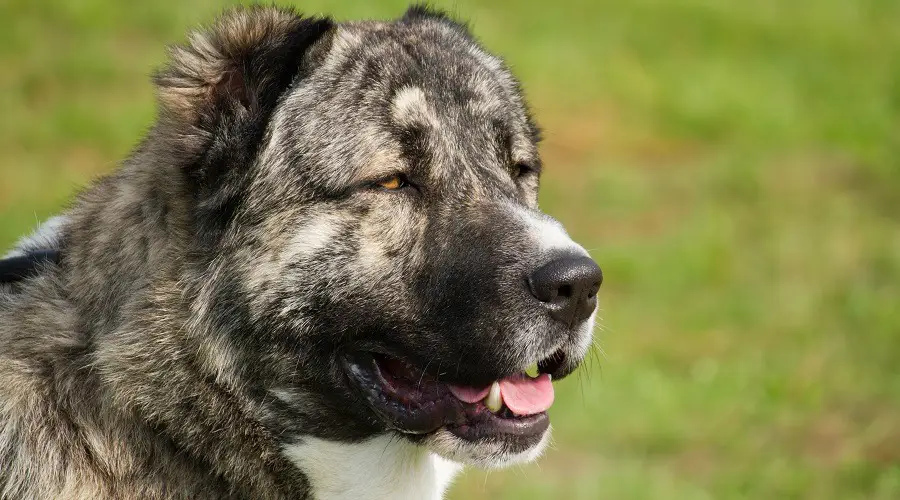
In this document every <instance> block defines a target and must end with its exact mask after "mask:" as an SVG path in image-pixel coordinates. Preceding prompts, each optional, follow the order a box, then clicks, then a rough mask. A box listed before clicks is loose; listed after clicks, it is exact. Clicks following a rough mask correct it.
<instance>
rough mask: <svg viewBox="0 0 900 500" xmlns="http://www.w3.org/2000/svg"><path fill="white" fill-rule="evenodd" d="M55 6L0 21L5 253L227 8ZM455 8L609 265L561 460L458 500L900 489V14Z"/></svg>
mask: <svg viewBox="0 0 900 500" xmlns="http://www.w3.org/2000/svg"><path fill="white" fill-rule="evenodd" d="M50 3H52V4H53V5H50ZM50 3H48V2H37V3H36V2H30V1H25V0H12V2H11V3H9V2H8V3H7V5H8V7H7V8H5V9H4V16H3V18H2V20H0V62H2V67H3V71H2V72H0V109H2V110H3V112H2V113H0V148H2V154H0V180H2V182H0V247H5V246H8V245H9V244H10V243H11V242H12V241H14V239H15V238H16V237H18V236H19V235H21V234H23V233H24V232H26V231H28V230H30V229H31V228H33V227H34V225H35V224H36V222H37V221H38V220H41V219H43V218H46V217H47V216H48V215H50V214H52V213H54V212H55V211H57V210H59V208H60V207H62V206H63V205H64V204H65V203H67V201H68V200H70V199H71V197H72V195H73V193H74V192H75V191H76V190H77V189H78V188H79V187H80V186H82V185H84V184H85V183H86V182H88V180H89V179H90V178H91V177H93V176H96V175H99V174H102V173H104V172H108V171H110V170H111V169H113V168H115V165H116V162H117V161H119V160H120V159H121V158H123V157H124V156H125V155H126V154H127V152H128V150H129V149H130V148H131V147H133V146H134V144H135V143H136V142H137V140H138V138H139V137H140V136H141V134H142V132H143V130H145V129H146V127H147V126H148V125H149V124H150V123H151V122H152V119H153V112H154V111H153V109H154V108H153V95H152V88H151V86H150V84H149V81H148V78H147V75H148V74H149V73H150V71H151V70H152V68H153V67H154V66H156V65H158V64H159V63H160V62H161V61H162V59H163V57H164V50H163V47H164V43H167V42H171V41H177V40H180V39H181V38H182V37H183V34H184V31H185V30H186V29H187V28H188V27H189V26H193V25H195V24H197V23H199V22H202V21H208V20H209V19H210V18H211V17H212V16H213V15H214V14H215V13H216V12H217V11H218V10H219V9H220V8H221V7H222V5H220V4H217V3H215V2H212V1H209V0H204V1H199V2H140V3H123V2H112V1H98V0H94V1H91V2H74V1H73V2H71V3H67V2H59V1H56V2H50ZM437 3H438V4H441V3H443V2H437ZM403 5H404V4H403V2H397V1H393V2H386V3H379V4H377V5H376V4H374V3H371V2H349V1H347V2H325V1H309V2H303V3H302V5H301V8H302V9H303V10H305V11H308V12H332V13H335V14H336V15H337V16H338V17H340V18H352V17H359V16H379V17H388V16H393V15H396V14H398V13H399V12H401V11H402V9H403ZM447 6H448V7H449V8H450V10H452V11H455V12H458V13H459V14H460V15H461V16H463V17H465V18H468V19H471V21H472V23H471V24H472V26H473V28H474V30H475V31H476V33H477V34H478V35H479V36H480V37H481V38H482V39H483V40H484V41H485V43H486V44H487V45H488V46H489V47H491V48H492V49H494V50H496V51H498V52H500V53H502V54H503V55H504V56H505V57H506V58H507V60H508V61H509V63H510V64H511V65H512V66H513V68H514V69H515V70H516V72H517V73H518V74H519V75H520V76H521V78H522V80H523V83H524V86H525V89H526V91H527V93H528V94H529V96H530V97H531V99H532V102H533V105H534V109H535V111H536V114H537V117H538V119H539V120H541V121H542V123H543V124H544V125H545V129H546V134H545V135H546V141H545V144H544V155H545V162H546V165H547V171H546V175H545V178H544V191H543V194H542V204H543V207H544V208H545V209H546V210H547V211H548V212H550V213H552V214H554V215H555V216H557V217H558V218H559V219H561V220H562V221H563V222H564V223H565V224H566V225H567V227H568V228H569V229H570V232H571V233H572V234H573V236H574V237H576V239H578V240H579V241H581V242H582V243H583V244H584V245H585V246H586V247H587V248H590V249H591V250H592V253H593V255H594V256H595V257H596V259H597V260H598V261H599V262H600V264H601V266H602V267H603V269H604V274H605V277H606V280H605V283H604V285H603V290H602V294H601V297H602V298H601V301H602V305H601V307H602V308H603V314H602V315H603V317H604V319H603V322H602V324H603V326H604V331H603V332H602V333H599V332H598V343H599V345H600V346H601V347H602V349H603V351H604V352H605V355H598V356H597V357H596V358H594V359H593V360H592V361H591V362H589V363H587V364H586V367H585V369H584V370H583V371H581V372H580V374H578V375H575V376H573V377H571V378H570V379H568V380H564V381H562V382H560V383H559V384H558V387H559V392H558V397H557V403H556V405H555V407H554V409H553V411H552V414H553V421H554V426H555V428H556V432H555V436H556V437H555V444H554V446H553V448H552V449H551V450H550V451H549V452H548V453H547V455H546V456H545V458H544V459H543V460H542V461H541V462H540V463H539V464H536V465H530V466H526V467H521V468H516V469H513V470H509V471H496V472H491V473H489V474H488V473H482V472H470V473H469V474H467V475H466V476H465V477H463V478H462V479H461V480H460V481H459V483H458V485H457V486H455V488H454V490H453V495H454V498H459V499H466V498H480V497H483V498H492V499H501V498H517V499H527V498H573V499H577V498H580V499H594V498H610V499H618V498H627V499H632V498H634V499H643V498H647V499H650V498H654V499H656V498H661V499H695V498H696V499H706V498H715V499H721V498H727V499H732V498H734V499H739V498H779V499H780V498H811V499H826V498H833V499H842V500H843V499H870V498H882V499H893V498H900V427H898V422H900V369H898V366H900V312H898V311H900V309H898V308H897V299H898V297H900V285H898V283H900V166H898V165H900V164H898V160H897V158H900V57H898V54H900V29H897V27H898V26H900V3H897V2H890V1H884V0H881V1H880V0H867V1H856V2H853V1H841V0H818V1H816V0H797V1H792V2H784V1H776V0H763V1H760V2H738V1H731V2H729V1H724V0H722V1H715V0H671V1H662V0H658V1H653V0H631V1H613V0H602V1H591V0H579V1H569V2H555V3H546V2H540V3H537V2H535V3H525V2H513V1H511V0H501V1H492V2H481V3H478V2H474V1H459V2H453V3H451V4H447Z"/></svg>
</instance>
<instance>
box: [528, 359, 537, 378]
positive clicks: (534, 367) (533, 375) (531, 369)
mask: <svg viewBox="0 0 900 500" xmlns="http://www.w3.org/2000/svg"><path fill="white" fill-rule="evenodd" d="M525 374H526V375H528V376H529V377H531V378H537V376H538V375H540V372H538V366H537V363H535V364H533V365H531V366H529V367H528V368H527V369H526V370H525Z"/></svg>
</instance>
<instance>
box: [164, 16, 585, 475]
mask: <svg viewBox="0 0 900 500" xmlns="http://www.w3.org/2000/svg"><path fill="white" fill-rule="evenodd" d="M157 81H158V84H159V86H160V98H161V103H162V121H161V125H160V127H159V130H160V131H161V133H164V134H165V135H166V136H167V137H168V138H169V139H168V140H170V141H171V143H173V144H177V145H178V147H180V148H183V156H184V157H186V158H189V159H190V161H187V162H186V163H185V166H184V172H185V179H187V182H188V184H189V185H190V186H191V189H192V196H193V197H194V199H195V203H196V205H195V207H194V209H193V218H192V219H193V224H194V226H193V231H192V233H193V234H194V236H193V245H194V250H195V252H193V255H195V256H199V257H195V258H196V263H197V266H196V268H195V269H196V270H197V276H198V277H202V282H201V283H202V284H201V286H200V287H199V291H198V292H197V294H196V297H195V301H196V307H197V314H198V315H200V316H205V317H206V318H207V320H208V322H209V324H210V325H211V328H210V338H209V339H207V341H206V342H205V343H204V345H205V346H207V349H206V350H205V351H204V352H206V358H205V363H206V366H209V367H211V369H213V370H215V371H216V373H217V375H219V376H220V377H223V378H225V379H229V380H232V381H233V380H240V382H239V383H237V382H236V384H237V385H240V386H241V387H248V386H249V387H253V388H255V390H257V391H258V392H259V393H260V394H262V398H261V399H262V400H263V401H266V403H265V404H266V405H267V408H268V415H270V417H269V420H268V421H267V425H272V426H276V427H279V428H280V432H281V433H282V434H286V435H289V434H291V433H307V434H313V435H317V436H319V437H326V438H330V439H346V440H354V439H361V438H364V437H366V436H370V435H374V434H378V433H384V432H395V433H397V434H398V435H400V436H403V437H404V438H405V439H410V440H412V441H414V442H416V443H421V444H423V445H426V446H429V447H431V448H432V449H433V450H435V451H436V452H438V453H439V454H441V455H443V456H445V457H448V458H451V459H455V460H458V461H462V462H466V463H471V464H476V465H481V466H499V465H504V464H507V463H511V462H515V461H521V460H527V459H530V458H533V457H534V456H536V455H537V454H538V453H539V452H540V451H541V449H542V447H543V445H544V444H545V443H546V438H547V434H548V428H549V422H548V417H547V414H546V411H545V410H546V409H547V407H548V406H549V405H550V403H551V402H552V398H553V388H552V386H551V384H550V379H551V377H552V378H553V379H560V378H562V377H565V376H566V375H568V374H569V373H571V372H572V371H573V370H574V369H575V368H576V367H577V366H578V365H579V363H580V362H581V360H582V358H583V357H584V356H585V354H586V352H587V350H588V346H589V344H590V343H591V330H592V326H593V314H594V310H595V306H596V300H597V299H596V293H597V290H598V288H599V286H600V282H601V279H602V278H601V273H600V269H599V268H598V267H597V265H596V264H595V263H594V261H593V260H591V259H590V257H588V254H587V252H585V250H584V249H583V248H582V247H580V246H578V245H577V244H575V243H573V242H572V241H571V240H570V239H569V237H568V236H567V235H566V233H565V231H564V230H563V229H562V227H561V226H560V224H559V223H558V222H556V221H554V220H553V219H552V218H550V217H548V216H546V215H544V214H542V213H541V212H540V211H539V210H538V208H537V191H538V181H539V177H540V173H541V161H540V158H539V156H538V148H537V142H538V135H539V133H538V130H537V127H536V126H535V124H534V122H533V121H532V119H531V118H530V116H529V114H528V111H527V109H526V105H525V103H524V101H523V97H522V95H521V92H520V90H519V85H518V83H517V81H516V80H515V78H514V77H513V76H512V75H511V74H510V72H509V70H508V69H507V68H506V66H505V65H504V64H503V62H502V61H501V60H500V59H498V58H497V57H495V56H493V55H491V54H489V53H487V52H486V51H485V50H484V49H483V48H482V47H481V46H480V45H479V44H478V43H477V42H476V41H475V40H473V38H472V37H471V35H470V34H469V33H468V31H467V29H466V28H465V27H464V26H462V25H460V24H458V23H456V22H454V21H452V20H450V19H449V18H447V17H446V16H444V15H442V14H440V13H435V12H431V11H427V10H425V9H420V8H413V9H411V10H410V11H409V12H407V14H406V15H405V16H404V17H403V18H402V19H399V20H397V21H395V22H360V23H347V24H340V25H335V24H332V23H331V22H330V21H327V20H317V19H301V18H299V17H298V16H296V15H295V14H294V13H292V12H290V11H284V10H275V9H270V8H265V9H249V10H241V11H236V12H233V13H231V14H229V15H227V16H226V17H225V18H224V19H223V20H221V21H220V22H219V23H218V24H217V25H216V26H215V27H214V28H213V29H212V30H210V31H209V32H207V33H205V34H201V35H195V36H194V37H193V38H192V39H191V42H190V43H189V44H188V45H187V46H185V47H181V48H177V49H176V50H175V51H174V53H173V61H172V63H171V64H170V66H169V67H168V68H167V69H165V70H164V71H163V72H162V73H161V74H160V75H159V77H158V79H157ZM204 256H205V257H204ZM198 321H201V320H198ZM210 346H213V347H210ZM534 366H536V371H530V370H529V367H534ZM526 372H528V374H526ZM266 396H268V399H266Z"/></svg>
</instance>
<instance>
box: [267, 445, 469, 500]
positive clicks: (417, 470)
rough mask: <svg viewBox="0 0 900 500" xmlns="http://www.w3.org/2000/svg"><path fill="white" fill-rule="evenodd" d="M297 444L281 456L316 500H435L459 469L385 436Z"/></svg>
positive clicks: (432, 455) (440, 495) (429, 453)
mask: <svg viewBox="0 0 900 500" xmlns="http://www.w3.org/2000/svg"><path fill="white" fill-rule="evenodd" d="M301 439H302V440H301V441H300V442H298V443H297V444H291V445H287V446H285V447H284V455H285V456H286V457H287V458H288V459H290V460H291V461H292V462H293V463H294V464H295V465H296V466H297V468H299V469H300V470H301V471H303V473H304V474H305V475H306V477H307V478H309V482H310V485H311V486H312V490H313V491H312V493H313V496H314V497H315V498H317V499H319V500H439V499H440V498H442V497H443V494H444V490H446V488H447V486H449V485H450V482H451V481H452V479H453V476H455V475H456V473H458V472H459V470H460V469H461V466H460V465H459V464H456V463H453V462H450V461H448V460H445V459H443V458H441V457H439V456H437V455H435V454H434V453H431V452H430V451H428V450H427V449H426V448H424V447H421V446H416V445H414V444H412V443H410V442H408V441H406V440H405V439H403V438H398V437H396V436H392V435H387V434H386V435H383V436H377V437H374V438H371V439H369V440H367V441H363V442H360V443H341V442H337V441H327V440H324V439H319V438H314V437H311V436H310V437H303V438H301Z"/></svg>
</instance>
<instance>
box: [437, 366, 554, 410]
mask: <svg viewBox="0 0 900 500" xmlns="http://www.w3.org/2000/svg"><path fill="white" fill-rule="evenodd" d="M490 390H491V387H490V386H488V387H485V388H483V389H479V388H477V387H466V386H461V385H451V386H450V392H452V393H453V395H454V396H456V398H457V399H459V400H460V401H464V402H466V403H477V402H478V401H481V400H482V399H484V398H485V397H486V396H487V395H488V392H490ZM500 395H501V397H502V398H503V402H504V403H506V407H507V408H509V410H510V411H511V412H513V413H514V414H516V415H520V416H521V415H534V414H535V413H540V412H542V411H546V410H547V408H550V405H552V404H553V384H552V383H550V376H549V375H547V374H546V373H542V374H541V375H540V376H538V377H537V378H529V377H527V376H525V375H518V376H514V377H509V378H505V379H503V380H501V381H500Z"/></svg>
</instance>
